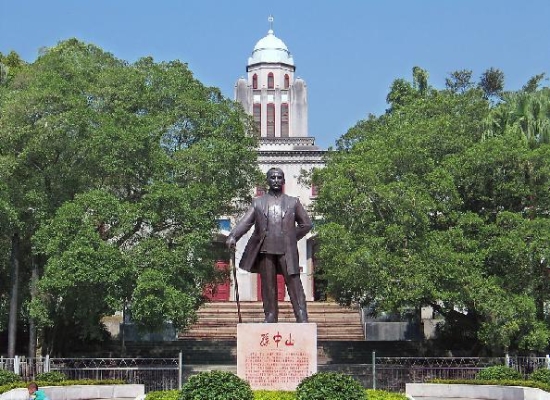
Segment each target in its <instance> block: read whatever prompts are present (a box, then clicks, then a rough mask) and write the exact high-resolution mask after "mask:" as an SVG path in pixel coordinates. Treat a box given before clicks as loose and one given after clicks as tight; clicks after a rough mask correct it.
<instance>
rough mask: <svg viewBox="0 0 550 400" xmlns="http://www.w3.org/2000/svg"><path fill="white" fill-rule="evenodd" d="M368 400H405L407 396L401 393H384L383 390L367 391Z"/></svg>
mask: <svg viewBox="0 0 550 400" xmlns="http://www.w3.org/2000/svg"><path fill="white" fill-rule="evenodd" d="M366 392H367V399H368V400H407V396H405V395H404V394H401V393H392V392H386V391H385V390H373V389H367V390H366Z"/></svg>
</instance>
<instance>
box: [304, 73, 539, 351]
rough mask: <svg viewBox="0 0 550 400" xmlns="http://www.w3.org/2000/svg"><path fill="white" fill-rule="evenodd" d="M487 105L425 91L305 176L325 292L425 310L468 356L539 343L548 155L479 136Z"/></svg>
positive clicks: (508, 139) (371, 122) (455, 93)
mask: <svg viewBox="0 0 550 400" xmlns="http://www.w3.org/2000/svg"><path fill="white" fill-rule="evenodd" d="M395 87H396V86H392V89H393V88H395ZM397 87H406V85H404V84H403V82H401V83H400V84H399V85H398V86H397ZM500 107H501V106H500V105H499V106H496V107H495V108H494V109H491V103H489V102H488V101H487V99H486V95H485V93H484V92H483V91H482V90H480V89H479V88H476V87H473V86H472V87H469V88H468V89H466V88H465V90H444V91H436V90H431V91H429V92H428V93H427V94H426V96H423V97H418V96H408V97H407V101H405V102H400V104H399V107H398V108H396V107H392V108H391V109H390V110H389V112H387V113H386V114H385V115H382V116H381V117H378V118H375V117H373V116H371V117H370V118H369V119H368V120H365V121H360V122H359V123H358V124H357V125H356V126H355V127H353V128H352V129H350V131H349V132H348V133H347V134H346V135H344V136H343V137H342V139H340V140H339V142H338V151H335V152H332V153H330V154H329V159H328V163H327V167H326V168H325V169H322V170H319V171H316V173H315V174H314V176H313V181H314V182H315V183H316V184H317V185H318V186H319V187H320V193H319V197H318V199H317V201H316V204H315V210H316V212H318V213H319V214H321V215H323V217H324V223H323V224H322V225H321V226H319V227H317V230H318V235H319V240H320V243H321V246H320V254H319V258H320V264H321V270H322V274H323V278H325V279H326V280H327V282H328V288H329V290H330V291H331V292H332V294H333V295H334V296H336V297H337V298H338V299H339V300H340V301H342V302H347V303H349V302H359V303H361V304H363V305H369V306H370V307H373V306H374V308H375V310H377V311H389V312H399V311H402V310H406V309H411V308H413V309H414V308H418V307H421V306H427V305H428V306H431V307H432V308H433V309H434V310H435V311H436V312H437V313H438V314H439V315H441V316H442V317H444V319H445V325H444V326H443V327H442V334H446V335H447V337H450V336H451V335H455V336H454V337H453V340H461V341H462V342H463V343H472V342H473V343H476V345H474V347H473V349H474V350H476V349H477V350H479V349H480V347H479V346H478V345H480V346H485V348H486V349H494V350H498V349H502V348H521V349H531V350H540V349H543V348H545V346H546V345H547V343H548V339H549V338H550V332H549V329H548V326H547V324H546V322H545V313H544V304H545V303H546V301H547V300H548V293H549V291H548V276H547V273H546V271H547V265H546V263H547V260H548V254H547V253H548V251H549V250H550V246H549V245H548V243H550V242H549V241H548V239H550V238H549V237H548V234H547V232H549V231H548V229H547V226H548V223H549V219H548V215H549V208H550V203H549V201H548V200H549V197H548V187H550V174H549V172H550V171H549V164H548V160H549V159H550V158H548V151H550V149H549V148H548V146H547V145H546V144H545V143H543V142H541V143H539V145H538V146H537V147H533V146H530V145H529V144H528V141H527V140H526V139H525V135H523V134H521V133H520V132H519V131H518V130H514V129H505V130H504V131H502V132H501V131H499V132H498V133H493V134H492V135H488V134H487V123H486V121H487V120H490V119H491V116H492V114H493V113H495V112H498V111H497V110H499V109H500ZM457 333H459V334H460V336H459V335H457Z"/></svg>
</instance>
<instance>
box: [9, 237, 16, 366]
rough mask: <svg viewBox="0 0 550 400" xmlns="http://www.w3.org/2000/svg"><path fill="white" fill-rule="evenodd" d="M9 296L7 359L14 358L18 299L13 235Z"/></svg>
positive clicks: (14, 238) (14, 239) (12, 239)
mask: <svg viewBox="0 0 550 400" xmlns="http://www.w3.org/2000/svg"><path fill="white" fill-rule="evenodd" d="M10 263H11V295H10V314H9V317H8V357H9V358H13V357H15V342H16V338H17V311H18V304H17V303H18V298H19V235H18V234H17V233H14V234H13V236H12V238H11V259H10Z"/></svg>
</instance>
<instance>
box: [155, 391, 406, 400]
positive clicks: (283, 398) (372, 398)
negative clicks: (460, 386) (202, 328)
mask: <svg viewBox="0 0 550 400" xmlns="http://www.w3.org/2000/svg"><path fill="white" fill-rule="evenodd" d="M179 395H180V392H179V391H178V390H165V391H162V390H159V391H154V392H149V393H147V397H146V398H145V400H178V398H179ZM365 399H368V400H407V396H405V395H404V394H400V393H391V392H386V391H384V390H372V389H367V390H365ZM254 400H296V393H295V392H285V391H273V390H256V391H255V392H254Z"/></svg>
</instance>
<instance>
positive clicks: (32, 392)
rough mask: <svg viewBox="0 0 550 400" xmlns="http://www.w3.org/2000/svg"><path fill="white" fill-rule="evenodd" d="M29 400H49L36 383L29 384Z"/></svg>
mask: <svg viewBox="0 0 550 400" xmlns="http://www.w3.org/2000/svg"><path fill="white" fill-rule="evenodd" d="M27 389H28V390H29V400H49V399H48V396H46V393H44V391H43V390H38V385H37V384H36V383H35V382H31V383H29V386H27Z"/></svg>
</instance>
